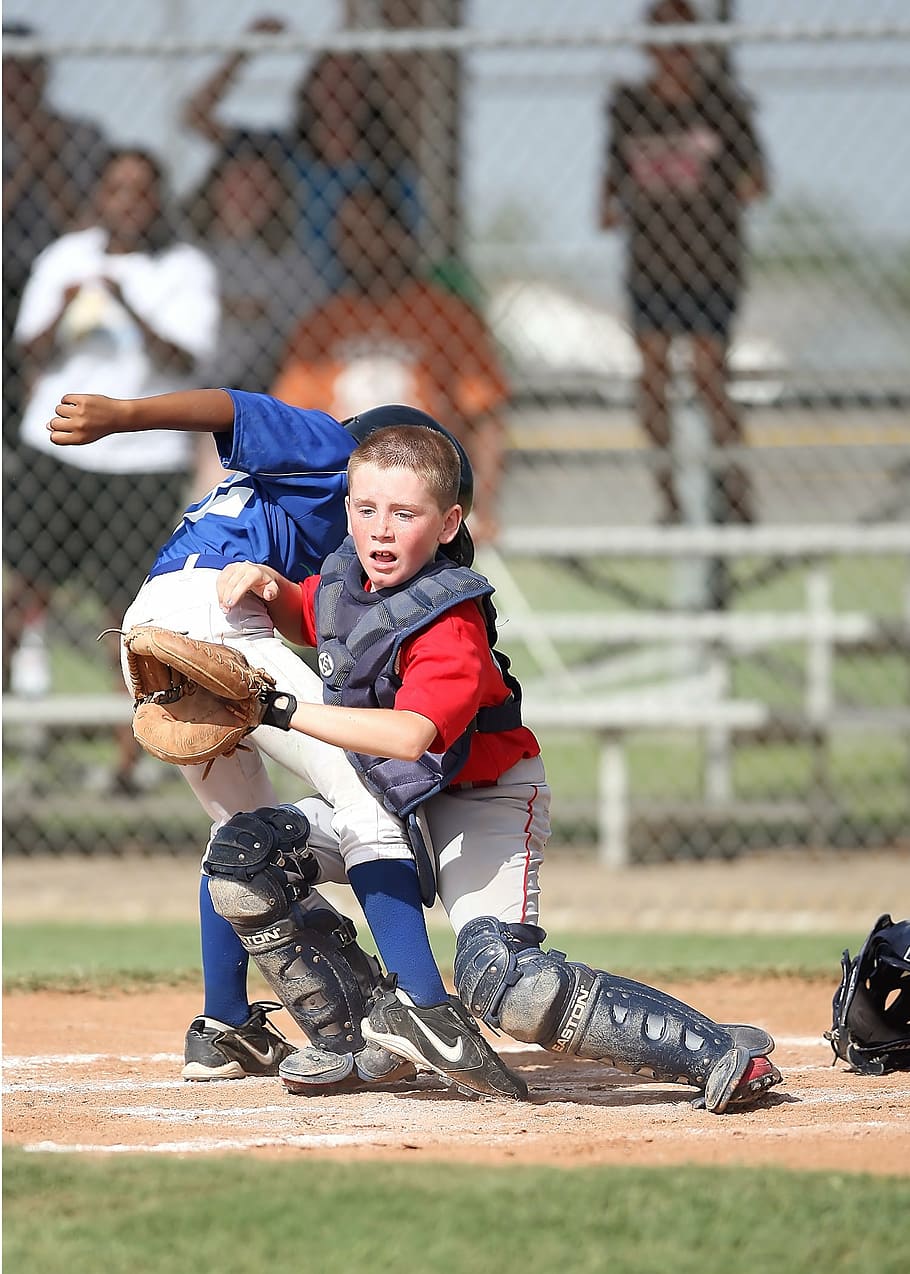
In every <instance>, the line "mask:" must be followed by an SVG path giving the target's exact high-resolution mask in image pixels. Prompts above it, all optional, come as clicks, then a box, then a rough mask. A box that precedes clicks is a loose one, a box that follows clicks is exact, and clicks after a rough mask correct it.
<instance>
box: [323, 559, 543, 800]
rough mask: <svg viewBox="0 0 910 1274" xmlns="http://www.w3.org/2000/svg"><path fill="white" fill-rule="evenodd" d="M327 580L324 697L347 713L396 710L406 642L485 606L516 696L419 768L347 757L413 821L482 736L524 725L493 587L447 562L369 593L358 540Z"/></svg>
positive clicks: (327, 569) (490, 635) (329, 564)
mask: <svg viewBox="0 0 910 1274" xmlns="http://www.w3.org/2000/svg"><path fill="white" fill-rule="evenodd" d="M321 575H322V577H321V581H320V584H319V587H318V589H317V590H316V598H315V611H316V637H317V650H318V666H319V674H320V676H321V677H322V683H323V698H324V700H325V702H326V703H332V704H341V705H343V706H344V707H346V708H393V707H394V706H395V694H396V692H397V691H398V690H399V688H400V687H401V678H400V677H399V676H398V671H397V668H398V652H399V650H400V648H401V645H402V643H403V642H405V641H407V640H408V638H409V637H413V636H414V634H415V633H418V632H420V631H421V629H423V628H426V627H427V626H428V625H429V624H431V623H432V622H433V621H434V620H435V619H436V618H438V616H440V615H444V614H445V613H446V611H449V610H451V609H452V608H453V607H454V606H458V605H459V604H460V603H461V602H465V601H470V600H474V601H477V602H478V603H479V605H480V608H481V612H482V614H483V617H484V621H485V624H486V630H487V639H488V641H489V643H490V657H491V658H494V659H495V660H496V662H497V663H498V664H499V667H500V671H501V672H502V675H503V678H504V680H505V683H506V686H507V687H508V689H509V692H510V693H509V697H508V698H507V699H506V700H505V702H504V703H502V704H499V705H498V706H496V707H485V708H481V709H480V711H479V712H478V714H477V716H476V717H475V718H474V720H473V721H472V722H471V724H470V725H469V726H468V728H467V730H465V732H464V734H462V735H461V736H460V738H458V739H456V740H455V742H454V743H453V745H452V746H451V747H450V748H448V749H447V750H446V751H445V752H424V754H423V756H422V757H420V758H418V760H416V761H400V760H395V759H394V758H389V757H376V756H370V755H368V754H366V753H362V752H348V753H347V756H348V758H349V759H350V761H351V763H352V765H353V766H354V768H355V769H356V770H357V772H358V774H360V776H361V777H362V778H363V781H364V782H365V783H366V785H367V787H369V789H370V791H371V792H373V793H374V794H375V795H376V796H378V797H379V799H380V800H381V801H382V803H383V805H384V806H385V807H386V809H387V810H389V811H390V812H391V813H392V814H397V815H398V816H399V817H400V818H405V817H407V815H408V814H410V813H411V812H412V811H413V810H415V809H416V808H417V806H418V805H420V804H421V803H422V802H423V801H425V800H427V799H428V797H430V796H434V795H435V794H436V793H437V792H440V791H441V790H442V789H443V788H444V787H446V786H447V785H448V784H449V783H451V782H453V781H454V779H455V778H456V776H457V774H458V772H459V770H461V769H462V767H463V766H464V763H465V761H466V760H467V758H468V752H469V750H470V746H471V736H472V735H473V733H474V731H475V730H479V731H480V732H481V733H485V734H492V733H498V732H499V731H502V730H514V729H516V728H517V727H518V726H520V725H521V687H520V686H519V684H518V682H517V681H516V680H515V678H514V677H513V676H512V675H511V673H510V672H509V660H508V658H507V657H506V656H505V655H503V654H501V653H500V652H499V651H497V650H495V649H494V646H495V643H496V611H495V609H494V607H493V603H492V601H491V600H490V598H491V594H492V593H493V586H492V585H491V584H490V583H489V581H488V580H486V579H484V577H483V576H482V575H478V574H476V573H475V572H474V571H471V570H469V569H468V568H467V567H465V566H455V565H454V564H453V563H452V562H450V561H449V560H448V559H447V558H444V557H439V558H437V559H436V560H435V561H433V562H430V563H429V564H428V565H427V566H426V567H424V569H423V570H422V571H420V572H419V573H418V574H417V575H415V576H414V577H413V578H412V579H410V580H408V582H407V583H406V584H402V585H401V586H400V587H398V588H390V589H385V588H384V589H382V590H381V591H380V592H378V593H373V592H368V591H367V590H366V589H365V588H364V587H363V582H362V579H363V571H362V568H361V566H360V562H359V561H358V560H357V554H356V553H355V551H354V543H353V540H351V538H350V537H349V538H348V539H346V540H345V541H344V543H343V544H342V545H341V547H340V548H339V549H338V550H337V552H335V553H333V554H331V556H330V557H328V558H327V559H326V561H325V562H324V563H323V567H322V573H321Z"/></svg>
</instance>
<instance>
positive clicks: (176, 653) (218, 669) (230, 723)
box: [123, 624, 297, 765]
mask: <svg viewBox="0 0 910 1274" xmlns="http://www.w3.org/2000/svg"><path fill="white" fill-rule="evenodd" d="M123 644H124V646H125V647H126V657H127V664H128V667H129V673H130V680H131V681H132V687H133V695H134V698H135V704H134V708H133V734H134V735H135V736H136V741H137V742H138V743H139V744H140V745H141V746H142V747H143V748H145V750H146V752H150V753H151V754H152V756H156V757H158V758H159V759H160V760H162V761H167V762H169V763H170V764H171V765H203V764H211V762H213V761H214V760H215V759H216V758H217V757H219V756H230V755H231V754H232V753H233V752H235V751H236V750H237V748H238V747H239V746H241V740H242V739H243V737H244V735H246V734H249V732H250V731H251V730H255V728H256V727H257V726H258V725H263V724H265V725H275V726H278V727H279V728H282V729H285V730H286V729H288V723H289V720H290V716H291V715H292V713H293V711H294V709H295V708H296V706H297V705H296V700H295V699H294V697H293V696H292V695H288V694H284V693H283V692H278V691H276V690H275V688H274V687H275V679H274V677H272V676H271V675H270V674H269V673H267V672H265V670H264V669H262V668H254V667H253V666H252V664H250V662H249V661H248V660H247V659H246V657H245V656H244V655H243V654H241V652H240V651H239V650H234V649H233V647H231V646H224V645H220V644H217V643H215V642H211V641H199V640H197V639H196V638H193V637H186V636H184V635H183V634H182V633H177V632H173V631H172V630H171V629H169V628H159V627H156V626H155V625H153V624H141V625H138V626H137V627H135V628H131V629H130V631H129V632H128V633H126V634H125V636H124V638H123ZM279 705H283V706H281V707H279Z"/></svg>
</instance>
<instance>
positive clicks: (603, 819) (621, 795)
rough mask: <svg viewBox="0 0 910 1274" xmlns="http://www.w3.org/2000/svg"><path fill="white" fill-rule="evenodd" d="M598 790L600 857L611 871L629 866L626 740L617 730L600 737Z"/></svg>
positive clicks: (598, 854)
mask: <svg viewBox="0 0 910 1274" xmlns="http://www.w3.org/2000/svg"><path fill="white" fill-rule="evenodd" d="M597 792H598V806H597V830H598V845H597V856H598V858H599V860H600V862H601V863H602V864H603V865H604V867H609V868H610V869H611V870H616V869H617V868H620V867H628V865H629V772H628V764H627V761H626V750H625V741H624V739H623V736H622V734H620V733H619V732H617V731H608V732H605V733H604V734H602V735H601V737H600V761H599V774H598V781H597Z"/></svg>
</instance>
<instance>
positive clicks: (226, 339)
mask: <svg viewBox="0 0 910 1274" xmlns="http://www.w3.org/2000/svg"><path fill="white" fill-rule="evenodd" d="M282 158H283V152H282V151H281V150H280V149H278V150H276V147H275V145H274V135H273V134H270V133H254V132H248V131H246V130H241V129H238V130H236V131H235V132H233V133H231V134H229V135H228V136H227V137H226V139H225V142H224V145H223V147H222V149H221V151H220V153H219V155H218V157H217V159H216V160H215V162H214V164H213V165H212V167H211V169H210V170H209V172H208V173H207V174H206V176H205V177H204V178H203V180H202V182H201V183H200V185H199V186H198V187H197V189H196V190H195V191H194V193H193V194H192V195H191V196H190V199H189V201H188V202H187V205H186V212H187V217H188V221H189V224H190V227H191V229H192V230H193V232H194V233H195V235H196V236H197V237H198V239H199V240H200V242H201V246H202V247H203V248H204V250H205V252H206V255H207V256H208V257H209V258H210V260H211V261H212V262H213V263H214V265H215V267H216V269H217V270H218V278H219V284H220V289H221V312H222V318H221V331H220V334H219V339H218V349H217V352H216V356H215V366H214V379H215V380H217V382H218V384H219V385H231V386H233V387H234V388H237V389H244V390H249V391H250V392H252V393H262V392H264V391H265V390H267V389H268V387H269V385H271V384H272V382H273V381H274V379H275V375H276V372H277V369H278V362H279V359H280V357H281V354H282V353H283V351H284V347H285V343H286V339H287V334H288V330H289V328H290V326H291V321H292V320H293V319H296V318H299V316H300V315H302V314H304V313H305V312H306V311H307V309H308V308H310V307H311V306H312V305H313V304H314V303H315V301H316V299H317V297H318V299H322V297H323V296H324V292H325V289H324V287H320V285H319V283H318V282H317V280H316V278H315V274H314V272H313V270H312V269H311V268H310V266H309V263H308V262H307V260H306V259H305V258H304V257H303V254H302V253H301V251H300V249H299V248H298V247H297V245H296V244H295V243H294V240H293V233H292V232H293V223H294V215H293V210H292V204H291V192H290V190H289V185H288V180H287V176H288V174H287V168H286V165H284V164H283V162H282ZM223 476H224V474H223V472H222V473H221V474H220V477H223Z"/></svg>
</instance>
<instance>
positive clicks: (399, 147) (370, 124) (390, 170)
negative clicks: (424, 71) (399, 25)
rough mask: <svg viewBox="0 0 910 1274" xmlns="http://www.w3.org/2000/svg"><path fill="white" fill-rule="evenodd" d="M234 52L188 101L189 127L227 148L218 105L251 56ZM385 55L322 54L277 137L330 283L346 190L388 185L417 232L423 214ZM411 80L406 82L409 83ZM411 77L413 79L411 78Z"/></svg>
mask: <svg viewBox="0 0 910 1274" xmlns="http://www.w3.org/2000/svg"><path fill="white" fill-rule="evenodd" d="M284 29H285V26H284V23H283V22H281V21H280V20H279V19H276V18H260V19H258V20H257V21H256V22H254V23H253V24H252V25H251V27H250V30H251V31H253V32H260V33H269V34H276V33H278V32H280V31H283V30H284ZM247 58H248V55H247V54H244V53H235V54H231V55H230V56H229V57H228V58H227V59H226V60H225V61H224V62H223V63H222V65H221V66H220V67H219V68H218V69H217V70H216V71H215V72H214V73H213V75H211V76H210V77H209V79H208V80H206V82H205V83H204V84H203V85H202V87H201V88H200V89H199V90H198V91H197V92H196V93H194V94H193V96H192V97H191V98H190V100H189V101H188V102H187V105H186V109H185V111H184V120H185V122H186V124H187V126H188V127H189V128H192V129H193V130H194V131H196V132H198V133H200V134H201V135H202V136H203V137H205V138H206V139H207V140H208V141H210V142H214V143H215V144H216V145H217V146H219V147H221V148H224V147H226V146H227V145H228V144H229V143H230V139H231V133H232V130H231V128H230V127H229V126H228V125H225V124H222V123H220V122H219V120H218V118H217V111H218V106H219V105H220V103H221V101H222V99H223V98H224V96H225V94H226V93H227V91H228V89H229V88H230V87H231V85H232V84H233V82H234V81H235V79H236V78H237V75H238V74H239V72H240V69H241V67H242V66H243V65H244V63H245V62H246V61H247ZM385 83H386V77H384V76H383V74H382V73H381V68H380V63H379V61H378V60H374V59H370V58H368V57H365V56H364V55H363V54H360V53H323V54H320V55H319V56H318V57H316V59H315V60H314V61H313V63H312V64H311V66H310V67H309V68H308V70H307V72H306V74H305V75H304V77H303V79H302V80H301V82H300V85H299V88H298V91H297V98H296V106H295V114H294V119H293V121H292V123H291V125H290V127H289V128H288V129H287V131H286V132H284V133H282V134H278V135H277V136H276V143H273V144H278V145H280V146H281V147H283V149H284V152H285V156H286V162H287V165H288V171H289V174H290V179H291V182H292V190H293V203H294V207H295V218H296V227H295V235H296V238H297V242H298V244H299V246H300V248H301V249H302V251H303V252H304V254H305V255H306V258H307V260H308V261H309V263H310V265H311V266H312V268H313V269H314V270H315V271H316V274H317V276H318V277H319V279H320V280H321V281H323V282H324V283H325V285H326V286H327V287H329V288H331V289H335V288H337V287H339V286H340V285H341V284H342V283H343V282H344V277H343V268H342V266H341V263H340V262H339V260H338V258H337V255H336V254H335V252H334V250H333V244H332V232H331V231H332V225H333V223H334V220H335V217H336V216H337V213H338V209H339V207H340V206H341V203H342V201H343V200H344V198H345V196H346V195H347V194H348V193H349V192H350V191H351V190H353V189H354V187H355V186H357V185H358V184H359V183H361V182H362V181H363V180H364V179H369V180H370V181H372V182H373V184H374V185H376V186H377V187H379V188H381V189H388V191H389V193H390V195H391V196H392V197H394V198H395V199H396V200H397V201H398V202H399V203H400V204H401V206H402V208H403V209H404V210H405V214H406V216H407V220H408V224H409V226H410V228H411V230H412V231H413V230H415V229H416V226H417V223H418V220H419V201H418V195H417V173H416V166H415V165H414V163H413V162H412V160H411V158H410V157H409V155H408V154H407V151H406V149H405V147H404V146H403V144H402V142H401V141H400V137H401V135H402V133H403V132H404V129H403V127H401V126H400V125H401V124H402V121H400V120H398V119H397V118H396V116H395V112H396V111H398V110H401V109H403V103H401V102H396V101H394V100H393V99H392V98H390V97H389V95H388V94H387V92H386V91H385V87H384V85H385ZM402 83H404V81H402ZM408 83H410V81H408Z"/></svg>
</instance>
